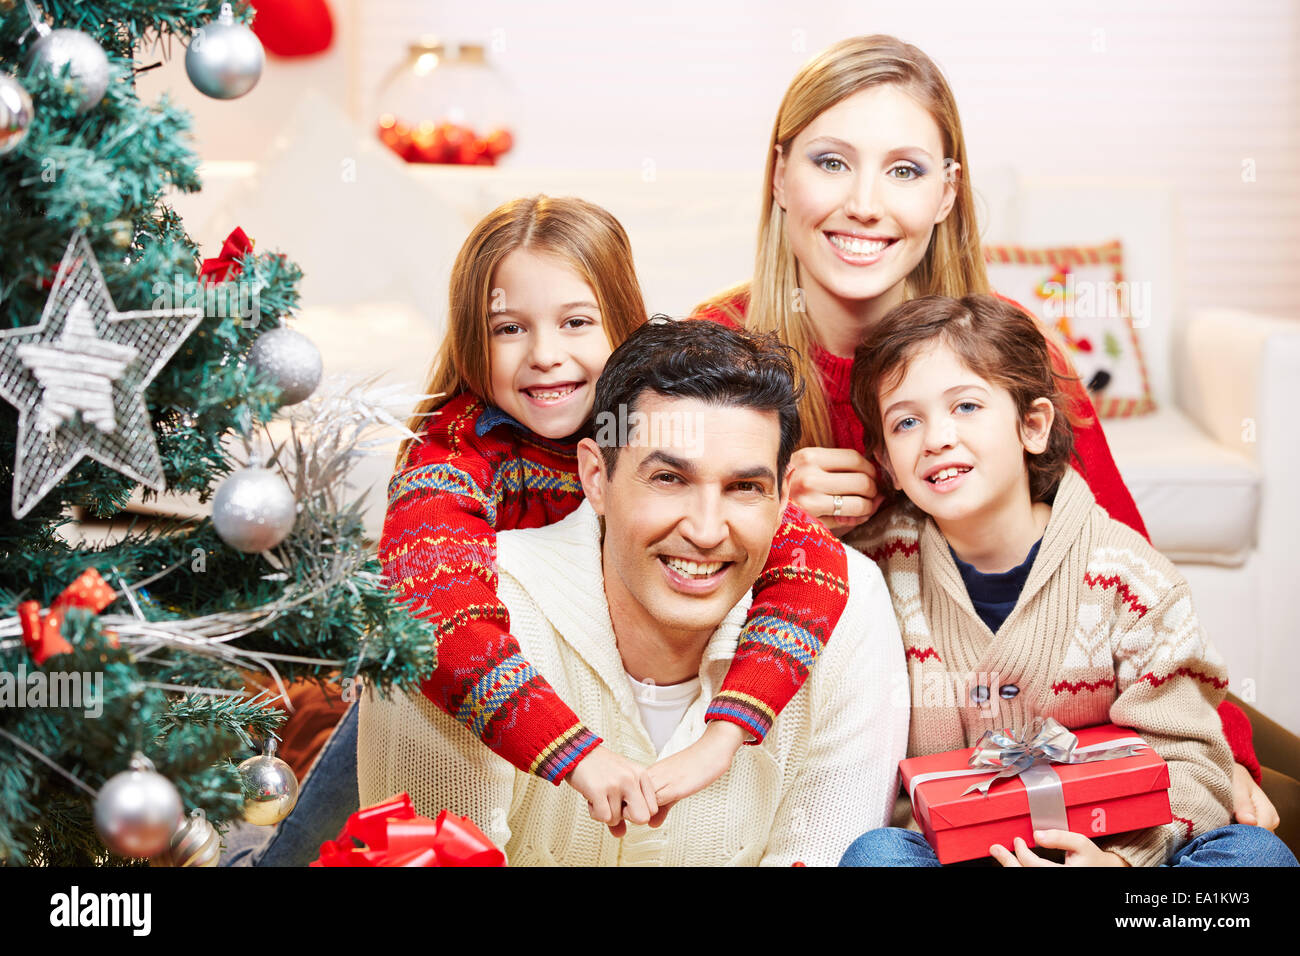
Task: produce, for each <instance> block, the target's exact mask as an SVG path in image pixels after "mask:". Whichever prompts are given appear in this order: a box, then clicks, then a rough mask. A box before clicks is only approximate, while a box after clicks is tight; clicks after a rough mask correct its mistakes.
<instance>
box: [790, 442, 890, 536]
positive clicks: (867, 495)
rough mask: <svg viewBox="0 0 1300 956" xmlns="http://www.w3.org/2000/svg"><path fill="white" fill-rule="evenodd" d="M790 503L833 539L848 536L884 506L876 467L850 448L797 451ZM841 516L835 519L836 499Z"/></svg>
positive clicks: (793, 458)
mask: <svg viewBox="0 0 1300 956" xmlns="http://www.w3.org/2000/svg"><path fill="white" fill-rule="evenodd" d="M790 465H791V466H792V468H793V471H792V472H791V474H790V500H791V501H793V502H794V503H795V504H797V505H798V506H799V507H800V508H802V509H803V510H804V511H806V512H808V514H810V515H812V516H813V517H814V518H816V519H817V520H818V521H820V522H821V523H822V524H824V525H825V526H826V530H828V531H830V532H831V533H832V534H835V535H843V534H847V533H848V532H849V530H851V529H852V528H856V527H857V526H858V525H860V524H862V522H864V521H866V520H867V519H868V518H870V517H871V516H872V515H873V514H875V513H876V509H877V508H879V507H880V505H881V504H882V503H883V502H884V500H885V496H884V495H883V494H881V493H880V489H879V488H878V487H877V485H876V482H877V479H878V478H879V473H878V472H877V471H876V466H875V465H874V464H872V463H871V462H869V461H867V459H866V458H864V457H863V456H862V455H861V454H860V453H858V452H856V451H854V450H853V449H852V448H800V449H799V450H798V451H796V452H795V453H794V454H793V455H791V456H790ZM836 496H838V497H839V499H840V513H839V515H838V517H837V516H835V514H834V511H835V498H836Z"/></svg>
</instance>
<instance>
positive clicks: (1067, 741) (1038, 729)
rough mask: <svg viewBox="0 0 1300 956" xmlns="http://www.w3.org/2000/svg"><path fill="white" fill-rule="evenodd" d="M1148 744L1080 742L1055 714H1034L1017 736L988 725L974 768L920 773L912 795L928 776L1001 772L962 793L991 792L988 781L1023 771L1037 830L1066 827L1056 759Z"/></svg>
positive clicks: (1070, 760) (1087, 757)
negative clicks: (1021, 732) (1037, 715)
mask: <svg viewBox="0 0 1300 956" xmlns="http://www.w3.org/2000/svg"><path fill="white" fill-rule="evenodd" d="M1148 746H1150V745H1149V744H1147V742H1146V741H1145V740H1143V739H1142V738H1141V737H1117V738H1115V739H1113V740H1103V741H1102V742H1101V743H1096V744H1089V745H1088V746H1086V747H1080V746H1079V738H1078V737H1076V736H1075V735H1074V734H1072V733H1071V732H1070V731H1069V730H1067V729H1066V728H1065V727H1063V726H1061V724H1060V723H1058V722H1057V721H1056V720H1054V719H1053V718H1051V717H1035V718H1034V720H1033V722H1032V723H1031V724H1030V725H1029V729H1028V730H1027V731H1026V732H1025V733H1024V734H1022V735H1020V736H1017V735H1016V734H1015V733H1013V732H1012V731H1010V730H988V731H985V733H984V736H983V737H981V738H980V739H979V742H978V743H976V745H975V752H974V753H973V754H971V758H970V761H969V763H970V766H971V768H972V769H970V770H941V771H935V772H933V773H923V774H918V775H917V776H916V777H914V778H913V779H912V781H911V786H910V788H909V790H910V794H909V795H910V796H912V797H913V801H915V794H916V788H917V787H918V786H920V785H921V784H922V783H924V782H925V781H927V780H938V779H942V778H946V777H964V776H967V775H971V774H983V773H988V772H989V771H990V770H997V771H998V773H997V774H995V775H994V776H992V777H989V778H988V779H987V780H981V781H980V782H979V783H975V784H972V785H971V786H969V787H967V788H966V789H965V790H963V791H962V796H963V797H964V796H966V794H968V793H971V792H972V791H975V790H978V791H979V792H980V793H982V794H983V795H984V796H986V797H987V796H988V793H989V787H991V786H993V784H995V783H997V782H998V781H999V780H1005V779H1008V778H1010V777H1017V776H1018V777H1020V780H1021V782H1022V783H1024V785H1025V794H1026V796H1027V797H1028V798H1029V820H1030V823H1031V824H1032V825H1033V827H1034V829H1035V830H1068V829H1069V823H1068V821H1067V818H1066V810H1065V790H1064V789H1063V788H1062V786H1061V778H1060V777H1059V776H1057V774H1056V771H1055V770H1054V769H1053V768H1052V764H1076V763H1091V762H1093V761H1095V760H1115V759H1117V758H1119V757H1132V756H1133V755H1134V754H1137V753H1139V752H1140V751H1141V749H1142V748H1144V747H1148Z"/></svg>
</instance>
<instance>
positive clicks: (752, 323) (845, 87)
mask: <svg viewBox="0 0 1300 956" xmlns="http://www.w3.org/2000/svg"><path fill="white" fill-rule="evenodd" d="M885 84H897V85H898V86H899V87H900V88H901V89H902V90H903V92H905V93H907V94H909V95H910V96H912V97H913V98H914V99H915V100H916V101H917V102H919V103H920V104H921V105H922V106H924V107H925V108H926V109H927V110H929V112H930V115H931V116H933V117H934V121H935V123H936V124H937V125H938V127H939V131H940V133H941V134H942V136H943V147H944V156H945V157H946V158H947V157H951V158H952V159H953V160H955V161H956V162H957V163H958V164H959V165H960V170H959V172H958V174H957V179H956V183H955V185H956V187H957V197H956V201H955V202H954V203H953V207H952V211H951V212H950V213H949V214H948V217H947V218H946V219H945V220H944V221H943V222H941V223H939V224H938V225H937V226H935V227H934V233H933V235H932V236H931V238H930V245H929V248H928V249H926V252H925V256H924V258H922V260H921V261H920V263H918V264H917V266H916V268H915V269H913V270H912V273H911V274H910V275H909V276H908V277H907V280H906V284H905V289H904V298H905V299H911V298H914V297H916V296H921V295H948V296H955V297H961V296H964V295H969V294H973V293H983V292H988V291H989V283H988V277H987V275H986V273H985V270H984V256H983V252H982V250H981V249H980V241H979V231H978V228H977V225H976V222H975V202H974V198H973V196H972V193H971V188H970V179H969V176H968V175H967V172H968V170H969V168H970V167H969V166H968V165H967V161H966V140H965V137H964V136H963V135H962V131H961V119H960V117H959V116H958V114H957V102H956V100H955V99H954V98H953V95H952V90H951V89H949V87H948V82H947V80H945V79H944V77H943V74H942V73H941V72H940V71H939V68H938V67H937V66H936V65H935V63H934V61H932V60H931V59H930V58H929V57H928V56H926V55H925V54H924V53H922V52H921V51H920V50H919V49H917V48H916V47H914V46H912V45H911V44H910V43H904V42H902V41H901V40H899V39H897V38H895V37H892V36H885V35H882V34H877V35H873V36H862V37H850V38H849V39H847V40H841V41H840V42H839V43H837V44H835V45H834V46H833V47H831V48H830V49H828V50H825V51H824V52H822V53H821V54H819V55H818V56H816V57H814V58H813V59H812V60H810V61H808V63H806V64H805V65H804V66H803V68H802V69H801V70H800V71H799V72H798V73H797V74H796V75H795V78H794V80H793V81H791V83H790V87H789V89H787V90H786V93H785V98H784V99H783V100H782V101H781V108H780V110H779V111H778V112H777V115H776V123H775V124H774V125H773V128H772V138H771V141H770V142H769V143H768V148H767V168H766V170H765V171H764V173H763V203H762V213H761V215H760V218H759V230H758V253H757V255H756V257H755V261H754V276H753V278H752V280H751V281H750V282H748V283H741V284H740V285H737V286H733V287H731V288H730V289H727V290H724V291H723V292H721V293H719V294H718V295H717V296H715V297H714V298H713V299H711V300H710V301H709V302H706V303H704V304H703V305H701V306H698V307H697V311H703V310H714V311H717V310H721V311H724V312H729V313H731V316H732V317H733V318H738V315H737V314H736V311H735V309H734V308H733V307H731V306H729V305H728V300H731V299H734V298H735V297H736V296H737V295H742V294H744V293H748V295H749V306H748V309H747V313H746V319H745V327H746V328H748V329H750V330H751V331H755V332H776V333H777V335H778V336H779V337H780V339H781V341H782V342H785V343H786V344H787V345H790V346H793V348H794V349H795V351H796V352H797V353H798V355H799V373H800V375H801V376H802V378H803V380H804V381H805V382H807V383H809V387H808V388H807V389H806V390H805V392H804V398H803V400H802V401H801V402H800V405H799V416H800V420H801V421H802V423H803V439H802V442H801V445H803V446H829V445H830V444H831V425H830V413H829V410H828V407H827V402H826V391H825V389H824V388H823V387H821V382H822V379H821V375H820V373H819V371H818V369H817V366H816V364H815V362H814V361H813V358H812V354H813V353H812V346H813V345H815V344H817V343H818V340H819V337H818V335H817V333H816V331H815V329H814V328H813V325H812V323H811V321H810V320H809V318H808V313H807V312H806V311H804V310H802V309H798V308H796V307H795V306H796V302H797V301H799V300H801V298H802V297H800V299H799V300H797V299H796V296H797V295H798V293H797V291H796V290H797V289H798V287H799V275H798V267H797V263H796V261H795V257H794V253H793V252H792V251H791V249H790V243H789V240H788V239H787V238H786V231H785V210H784V209H782V208H781V207H780V206H779V205H778V204H777V203H776V202H775V200H774V199H773V196H772V181H773V176H774V174H775V172H776V157H777V152H776V147H777V146H780V147H781V153H782V155H786V156H788V155H789V154H790V146H791V144H792V142H793V141H794V138H795V137H796V136H798V135H799V133H800V132H802V131H803V129H804V128H805V127H806V126H807V125H808V124H809V123H811V122H812V121H813V120H814V119H816V118H817V117H818V116H820V115H821V114H822V113H823V112H825V111H826V110H827V109H829V108H830V107H832V106H834V105H835V104H836V103H838V102H839V101H840V100H842V99H844V98H845V97H847V96H850V95H852V94H854V93H857V92H859V91H860V90H864V89H868V88H870V87H873V86H883V85H885Z"/></svg>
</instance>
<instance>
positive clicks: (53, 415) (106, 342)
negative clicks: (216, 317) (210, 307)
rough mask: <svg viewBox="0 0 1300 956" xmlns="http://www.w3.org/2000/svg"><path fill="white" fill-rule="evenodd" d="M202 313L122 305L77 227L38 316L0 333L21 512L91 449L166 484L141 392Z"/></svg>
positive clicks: (139, 477)
mask: <svg viewBox="0 0 1300 956" xmlns="http://www.w3.org/2000/svg"><path fill="white" fill-rule="evenodd" d="M202 318H203V310H202V309H155V310H141V311H136V312H118V311H117V309H116V308H115V307H114V305H113V300H112V298H111V297H110V296H109V294H108V288H107V286H106V285H105V284H104V276H103V274H102V273H101V272H100V271H99V263H98V262H97V261H96V259H95V254H94V252H93V251H92V250H91V248H90V243H88V242H87V241H86V239H85V236H84V235H82V234H81V233H80V232H77V233H75V234H73V237H72V239H71V241H69V242H68V248H67V251H66V252H65V253H64V254H63V261H62V262H61V263H60V264H59V271H58V274H57V275H56V276H55V279H54V288H53V289H51V290H50V297H49V298H48V299H47V300H46V301H45V311H44V312H43V313H42V314H41V321H40V322H39V323H38V324H37V325H34V326H26V327H24V328H19V329H7V330H4V331H0V398H4V399H5V400H6V401H7V402H9V403H10V404H12V405H14V406H15V407H17V409H18V452H17V455H16V456H15V459H14V491H13V502H12V509H13V514H14V517H15V518H22V517H23V516H24V515H26V514H27V512H28V511H30V510H31V509H32V507H33V506H34V505H35V504H36V503H37V502H38V501H40V500H41V499H42V498H44V497H45V496H46V495H47V494H49V493H50V491H51V490H53V489H54V487H55V486H56V485H57V484H58V483H59V482H60V481H62V480H63V478H64V476H66V475H67V473H68V472H69V471H71V470H72V469H73V467H74V466H75V465H76V464H77V462H79V461H81V459H82V458H85V457H87V456H89V457H91V458H94V459H95V460H96V461H98V462H100V463H101V464H103V465H105V466H107V467H109V468H112V469H113V470H114V471H119V472H121V473H122V474H124V475H126V476H127V477H128V478H131V479H132V480H134V481H138V482H140V484H142V485H147V486H148V487H150V488H153V489H155V490H157V491H163V490H164V489H165V488H166V483H165V480H164V477H163V467H162V459H161V458H160V457H159V456H158V445H157V442H156V441H155V439H154V433H153V423H152V422H151V421H150V419H149V411H148V409H147V408H146V406H145V402H144V392H145V389H146V388H147V387H148V385H149V383H150V382H152V381H153V380H154V378H155V377H156V376H157V375H158V373H159V372H161V371H162V369H163V366H164V365H166V364H167V362H168V360H170V359H171V357H172V356H173V355H174V354H175V353H176V351H177V350H178V349H179V348H180V347H181V345H182V344H183V343H184V342H185V339H186V338H187V337H188V336H189V334H190V333H191V332H193V331H194V329H195V328H196V327H197V326H198V324H199V322H200V320H202Z"/></svg>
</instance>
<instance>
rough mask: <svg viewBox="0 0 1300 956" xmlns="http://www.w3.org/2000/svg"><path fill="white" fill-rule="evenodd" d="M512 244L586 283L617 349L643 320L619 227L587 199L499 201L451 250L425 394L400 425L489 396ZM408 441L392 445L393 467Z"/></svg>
mask: <svg viewBox="0 0 1300 956" xmlns="http://www.w3.org/2000/svg"><path fill="white" fill-rule="evenodd" d="M516 249H530V250H532V251H534V252H538V253H544V254H548V255H554V256H557V257H559V258H560V259H562V260H564V262H565V263H566V264H568V265H569V266H570V267H571V268H572V269H573V270H574V271H575V272H576V273H578V275H580V276H581V277H582V280H583V281H584V282H585V283H587V285H588V286H590V287H591V291H592V292H593V293H594V294H595V296H596V305H597V306H599V308H600V320H601V326H602V328H603V329H604V330H605V337H606V338H607V339H608V340H609V345H610V349H611V350H612V349H616V348H618V346H619V345H620V344H622V342H623V340H624V339H626V338H627V337H628V336H629V335H630V334H631V333H632V331H633V330H634V329H636V328H637V327H638V326H640V325H641V324H643V323H644V322H645V321H646V311H645V301H644V300H643V299H642V297H641V286H640V284H639V283H638V282H637V278H636V269H635V268H634V267H633V264H632V244H631V242H629V241H628V238H627V233H626V232H625V231H624V230H623V227H622V225H621V224H620V223H619V221H618V220H617V219H615V218H614V217H613V216H612V215H610V213H609V212H608V211H606V210H605V209H602V208H601V207H600V206H597V205H595V204H594V203H589V202H587V201H586V200H583V199H575V198H571V197H567V196H566V197H560V198H552V197H550V196H541V195H539V196H532V197H529V198H527V199H513V200H511V201H510V202H507V203H504V204H503V205H501V206H498V207H497V208H496V209H494V210H492V212H490V213H488V214H487V215H486V216H484V217H483V219H482V221H481V222H479V224H478V225H477V226H475V227H474V231H473V232H471V233H470V235H469V238H468V239H466V240H465V244H464V245H463V246H461V247H460V252H459V253H458V254H457V255H456V262H455V264H454V265H453V266H452V269H451V283H450V288H449V290H448V300H449V301H448V312H447V334H446V336H445V337H444V338H443V340H442V346H441V348H439V350H438V354H437V356H436V357H435V358H434V360H433V368H432V369H431V370H430V372H429V379H428V383H427V384H426V385H425V387H424V392H425V393H426V394H430V395H433V396H434V397H432V398H427V399H425V400H424V401H423V402H421V403H420V404H419V405H418V406H417V407H416V409H415V412H414V413H413V414H412V416H411V419H410V421H409V422H408V423H407V427H408V428H410V430H411V431H413V432H415V433H417V434H418V433H419V432H420V430H421V428H422V427H423V425H424V422H425V421H426V419H427V418H428V416H429V414H430V413H431V412H433V411H435V410H436V409H438V408H440V407H441V406H442V405H444V404H445V403H446V402H448V401H449V400H450V399H451V398H452V397H453V396H455V395H457V394H459V393H461V392H465V391H468V392H471V393H473V394H474V395H477V396H478V397H479V398H483V399H489V400H490V398H491V379H492V365H491V350H490V338H489V336H488V318H489V315H490V313H491V301H492V295H493V288H492V281H493V276H494V275H495V274H496V270H497V266H499V265H500V264H501V261H502V260H503V259H504V258H505V257H506V256H507V255H509V254H510V253H511V252H514V251H515V250H516ZM410 443H411V439H409V438H408V439H406V440H404V441H403V442H402V444H401V446H400V447H399V448H398V450H397V466H398V468H399V469H400V468H401V467H402V463H403V462H404V461H405V459H406V451H407V448H408V446H409V445H410Z"/></svg>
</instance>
